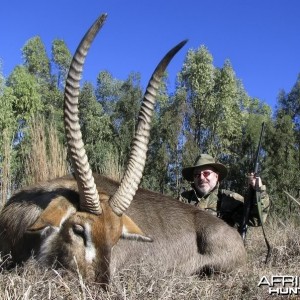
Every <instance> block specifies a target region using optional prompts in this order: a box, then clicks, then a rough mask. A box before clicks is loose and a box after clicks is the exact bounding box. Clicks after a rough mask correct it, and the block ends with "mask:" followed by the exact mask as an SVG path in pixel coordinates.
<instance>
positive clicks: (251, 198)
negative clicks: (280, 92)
mask: <svg viewBox="0 0 300 300" xmlns="http://www.w3.org/2000/svg"><path fill="white" fill-rule="evenodd" d="M264 130H265V123H264V122H263V123H262V125H261V132H260V137H259V143H258V147H257V152H256V157H255V162H254V176H255V178H256V179H255V188H253V187H252V186H251V185H249V187H248V191H247V194H246V197H245V202H244V216H243V223H242V226H241V228H240V234H241V236H242V238H243V241H244V243H245V239H246V234H247V229H248V225H247V224H248V222H249V217H250V211H251V209H252V208H253V206H254V205H255V204H256V205H257V209H258V216H259V221H260V223H261V227H262V231H263V235H264V238H265V242H266V245H267V248H268V252H267V256H266V261H265V263H267V261H268V260H269V257H270V252H271V247H270V244H269V242H268V240H267V238H266V234H265V230H264V226H263V220H262V217H261V202H260V192H259V154H260V150H261V142H262V138H263V135H264Z"/></svg>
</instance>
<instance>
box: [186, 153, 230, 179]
mask: <svg viewBox="0 0 300 300" xmlns="http://www.w3.org/2000/svg"><path fill="white" fill-rule="evenodd" d="M204 166H207V167H208V166H210V167H212V168H214V169H215V170H216V172H217V173H218V174H219V181H221V180H223V179H224V178H225V177H226V176H227V173H228V170H227V168H226V167H225V166H224V165H223V164H221V163H218V162H216V160H215V159H214V158H213V157H212V156H210V155H209V154H200V155H199V156H198V157H197V158H196V160H195V163H194V165H193V166H192V167H187V168H184V169H182V176H183V178H184V179H186V180H188V181H194V170H195V169H196V168H199V167H204Z"/></svg>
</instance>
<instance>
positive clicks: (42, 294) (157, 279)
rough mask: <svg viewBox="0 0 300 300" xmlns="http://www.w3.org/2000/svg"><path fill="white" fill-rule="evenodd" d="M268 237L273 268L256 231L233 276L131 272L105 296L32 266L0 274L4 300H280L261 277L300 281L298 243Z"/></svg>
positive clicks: (274, 233) (279, 232)
mask: <svg viewBox="0 0 300 300" xmlns="http://www.w3.org/2000/svg"><path fill="white" fill-rule="evenodd" d="M266 231H267V234H268V238H269V241H270V244H271V245H272V248H273V253H272V256H271V260H270V262H269V263H268V264H267V265H265V264H264V259H265V255H266V246H265V243H264V240H263V236H262V233H261V229H260V228H255V229H252V230H251V231H250V232H249V235H248V238H247V241H248V242H247V251H248V264H247V267H246V268H245V269H244V270H237V271H236V272H234V273H232V274H221V275H214V276H212V277H210V278H199V277H197V276H189V277H182V276H179V275H176V274H175V273H174V274H172V273H171V274H158V273H157V272H156V271H155V270H151V269H150V268H147V267H145V266H140V267H132V268H131V269H129V270H123V271H121V272H119V273H118V274H117V275H115V276H114V277H113V278H112V282H111V284H110V286H109V291H107V292H105V291H104V290H102V289H101V287H100V286H99V285H98V284H95V283H89V282H84V281H82V280H81V276H80V275H79V274H74V273H71V272H68V271H66V270H62V269H59V270H54V269H51V268H48V269H47V268H45V267H42V266H39V265H38V264H37V263H36V262H35V261H34V260H31V261H29V262H28V263H27V264H26V265H25V266H24V267H19V268H15V269H13V270H11V271H2V272H1V273H0V299H3V300H6V299H132V300H133V299H203V300H206V299H207V300H208V299H209V300H211V299H238V300H240V299H275V298H276V299H279V297H274V296H270V295H268V291H267V288H266V287H258V286H257V285H258V282H259V280H260V278H261V277H262V276H270V275H293V276H296V275H299V270H298V266H299V264H300V237H299V235H298V232H297V228H296V227H295V226H294V225H293V224H287V225H285V226H283V225H278V224H277V223H276V222H271V224H268V226H267V227H266ZM283 299H300V295H299V296H293V297H290V298H289V297H287V296H285V297H284V298H283Z"/></svg>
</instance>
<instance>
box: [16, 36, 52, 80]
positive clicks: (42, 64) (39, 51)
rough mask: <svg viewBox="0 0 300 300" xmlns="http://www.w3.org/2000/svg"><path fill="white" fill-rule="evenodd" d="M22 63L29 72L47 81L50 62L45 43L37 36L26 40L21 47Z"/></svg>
mask: <svg viewBox="0 0 300 300" xmlns="http://www.w3.org/2000/svg"><path fill="white" fill-rule="evenodd" d="M22 55H23V59H24V65H25V66H26V68H27V69H28V71H29V73H30V74H33V75H35V76H36V77H37V78H38V79H41V80H45V81H48V80H49V79H50V62H49V59H48V56H47V52H46V48H45V45H44V44H43V42H42V40H41V38H40V37H39V36H35V37H33V38H31V39H30V40H28V41H27V43H26V44H25V46H24V47H23V49H22Z"/></svg>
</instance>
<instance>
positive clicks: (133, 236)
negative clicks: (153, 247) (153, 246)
mask: <svg viewBox="0 0 300 300" xmlns="http://www.w3.org/2000/svg"><path fill="white" fill-rule="evenodd" d="M122 221H123V227H122V235H121V238H122V239H126V240H137V241H142V242H153V240H152V238H150V237H148V236H146V235H145V234H144V232H143V231H142V230H141V229H140V227H139V226H138V225H136V223H135V222H134V221H133V220H132V219H131V218H130V217H128V216H126V215H125V214H123V215H122Z"/></svg>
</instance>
